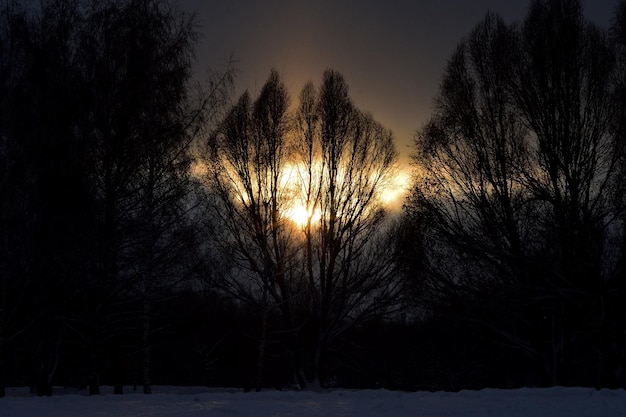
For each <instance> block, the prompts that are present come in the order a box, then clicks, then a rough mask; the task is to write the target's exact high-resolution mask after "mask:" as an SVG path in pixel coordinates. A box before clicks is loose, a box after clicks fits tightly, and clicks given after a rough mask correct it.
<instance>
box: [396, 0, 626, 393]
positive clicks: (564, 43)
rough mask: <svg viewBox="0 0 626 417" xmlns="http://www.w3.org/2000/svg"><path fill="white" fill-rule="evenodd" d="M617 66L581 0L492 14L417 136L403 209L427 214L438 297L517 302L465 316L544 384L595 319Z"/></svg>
mask: <svg viewBox="0 0 626 417" xmlns="http://www.w3.org/2000/svg"><path fill="white" fill-rule="evenodd" d="M614 69H615V67H614V59H613V53H612V51H611V47H610V45H609V43H608V41H607V37H606V34H605V33H603V32H602V31H601V30H600V29H598V28H596V27H594V26H593V25H591V24H590V23H588V22H586V21H585V20H584V18H583V16H582V10H581V6H580V2H578V1H565V0H564V1H560V0H554V1H535V2H533V3H532V5H531V7H530V9H529V14H528V16H527V17H526V19H525V20H524V22H523V24H522V25H521V26H516V25H511V26H508V25H506V24H505V23H504V22H503V21H502V20H501V19H500V18H498V17H497V16H495V15H493V14H488V15H487V17H486V18H485V19H484V20H483V21H482V22H481V23H479V24H478V25H477V27H476V28H475V29H474V31H473V32H472V33H471V34H470V36H469V37H468V39H467V40H465V41H463V42H462V43H461V44H460V45H459V48H458V49H457V51H456V52H455V54H454V55H453V56H452V58H451V59H450V61H449V63H448V66H447V68H446V72H445V75H444V78H443V81H442V84H441V89H440V95H439V97H438V100H437V102H436V112H435V115H434V116H433V118H432V119H431V121H430V122H429V123H428V124H427V125H426V126H425V127H424V129H423V130H422V131H421V132H420V134H419V135H418V137H417V139H416V147H417V154H416V157H415V161H416V164H417V169H416V180H417V181H416V191H415V192H414V193H413V195H412V199H411V200H410V203H409V205H408V207H409V212H412V213H413V215H415V216H418V217H419V216H422V217H428V218H429V219H430V220H431V221H432V222H433V224H431V225H427V226H426V229H425V230H424V233H425V234H424V236H426V237H428V236H430V237H431V238H432V239H433V240H432V241H430V246H428V245H422V246H421V247H423V246H426V247H428V248H429V249H428V251H429V252H430V255H429V265H430V267H431V273H433V280H432V281H431V286H432V289H433V291H434V292H435V293H437V292H438V291H441V290H443V292H442V293H441V294H444V295H445V296H449V295H450V294H451V293H453V292H457V293H463V292H465V293H466V295H465V297H469V298H476V299H479V298H480V297H482V296H483V295H481V294H484V293H485V291H487V292H490V293H491V294H492V295H491V297H492V299H500V300H508V302H509V303H511V302H512V300H514V299H518V301H517V304H516V305H518V306H519V308H513V307H512V305H513V304H512V303H511V304H510V305H509V307H508V310H509V311H510V312H511V314H509V317H512V318H513V320H512V321H511V320H503V321H502V320H499V318H498V316H497V313H495V312H492V313H490V314H487V315H484V314H483V315H482V317H478V316H477V317H475V318H474V319H476V320H481V321H483V322H484V324H486V325H487V326H488V327H489V328H490V329H491V330H492V331H494V332H495V336H496V338H497V340H500V341H501V342H505V343H506V344H508V345H512V346H515V347H516V349H521V350H522V351H524V352H526V353H527V354H528V355H530V356H531V357H533V358H536V363H537V366H538V369H541V370H542V372H543V373H544V374H545V375H546V377H545V378H546V381H548V383H551V384H555V383H563V382H564V381H568V380H569V379H568V375H567V373H568V372H569V371H571V370H572V368H573V366H572V360H573V357H574V355H575V354H576V353H574V352H575V351H576V349H577V347H576V343H580V342H579V341H580V340H586V341H585V342H584V343H591V342H590V341H589V338H590V337H591V338H593V337H595V336H592V334H594V333H595V332H596V330H597V329H599V326H600V327H601V326H602V325H599V324H598V323H599V322H600V321H602V317H603V314H604V313H603V312H601V311H600V310H601V309H602V307H598V306H601V305H602V302H601V301H599V300H598V299H597V298H594V296H593V295H592V294H604V293H603V291H604V290H603V288H605V282H606V278H607V271H608V270H610V269H611V268H612V267H611V265H612V263H613V262H614V260H612V259H611V258H610V257H609V252H608V251H607V239H608V235H609V230H610V225H611V223H612V219H613V218H614V214H613V213H611V210H610V204H609V199H610V195H611V194H610V193H609V187H610V185H611V184H612V183H613V181H614V179H615V176H616V175H617V169H616V168H617V161H618V157H619V152H617V151H616V149H617V148H616V142H615V137H614V135H613V127H612V126H613V120H614V110H613V109H614V108H615V106H614V105H613V102H612V97H613V96H612V80H613V74H614ZM422 224H424V223H423V222H422ZM441 238H443V239H444V240H443V242H445V244H442V243H440V242H441V241H439V242H438V240H439V239H441ZM494 291H495V292H494ZM599 297H603V295H599ZM505 302H506V301H505ZM489 304H493V303H483V307H485V306H487V305H489ZM493 307H494V308H495V309H496V310H495V311H498V310H499V309H502V308H504V305H503V304H501V303H495V304H493ZM597 308H600V310H597ZM583 312H584V313H583ZM516 316H517V317H516ZM528 317H534V318H533V319H532V320H531V321H530V322H528V321H527V318H528ZM512 323H513V324H512ZM514 323H517V324H514ZM525 323H526V324H525ZM528 323H532V324H531V325H530V326H528V325H527V324H528ZM547 323H550V324H549V325H548V324H547ZM589 329H594V330H591V331H590V330H589ZM598 331H599V330H598ZM579 346H580V345H579ZM578 349H582V348H578ZM598 349H600V348H598ZM599 355H602V353H599ZM598 372H599V373H602V372H604V370H599V371H598Z"/></svg>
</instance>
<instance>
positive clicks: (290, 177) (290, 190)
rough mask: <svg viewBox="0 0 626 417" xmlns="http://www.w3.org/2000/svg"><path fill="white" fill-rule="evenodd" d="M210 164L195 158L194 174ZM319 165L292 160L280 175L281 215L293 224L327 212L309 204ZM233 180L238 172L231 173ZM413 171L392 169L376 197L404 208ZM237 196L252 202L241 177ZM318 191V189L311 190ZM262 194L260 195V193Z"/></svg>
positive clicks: (199, 175)
mask: <svg viewBox="0 0 626 417" xmlns="http://www.w3.org/2000/svg"><path fill="white" fill-rule="evenodd" d="M209 169H210V168H209V167H208V166H207V165H206V164H205V163H203V162H202V161H195V162H194V163H193V164H192V165H191V167H190V174H191V175H192V176H194V177H196V178H203V177H206V176H207V175H208V172H209ZM320 171H321V169H320V168H319V167H314V169H313V172H308V170H307V169H305V167H304V166H300V165H299V164H293V163H289V164H286V165H284V166H283V169H282V170H281V174H280V177H279V178H278V184H277V185H278V195H279V197H278V198H279V200H281V203H279V205H281V206H282V209H280V211H281V217H283V218H284V219H286V220H288V221H290V222H291V223H292V224H293V225H295V226H296V227H299V228H304V227H306V226H307V225H308V224H310V225H312V226H315V225H316V224H318V223H319V222H320V221H321V219H322V216H323V212H322V209H321V208H320V207H319V206H318V205H317V204H315V203H314V202H310V203H309V204H307V199H310V198H312V197H311V195H309V197H308V198H307V196H306V195H307V192H306V186H305V184H307V183H309V184H310V182H309V181H307V180H306V179H307V178H308V176H309V175H312V176H313V178H314V179H313V183H315V182H316V181H315V179H316V178H318V177H319V176H320V175H322V173H321V172H320ZM343 177H344V176H343V175H342V173H339V181H340V182H341V181H343V180H344V178H343ZM229 178H230V180H231V181H233V179H234V178H236V175H235V174H233V175H232V176H229ZM409 182H410V175H409V173H408V171H406V170H403V169H401V168H399V169H398V170H397V171H395V172H394V173H392V174H391V175H390V177H389V178H387V179H386V180H385V181H383V182H381V183H379V184H378V192H377V193H376V199H377V201H378V203H379V204H382V205H383V206H385V208H387V209H389V210H391V211H397V210H399V209H400V207H401V204H402V201H403V199H404V197H405V196H406V193H407V191H408V188H409ZM231 186H232V190H233V192H234V197H235V198H236V199H237V200H239V201H240V203H241V204H243V205H246V204H248V203H249V201H250V199H249V193H250V190H246V189H245V187H243V184H242V183H240V182H238V181H233V182H232V183H231ZM257 192H258V189H256V188H255V189H254V190H252V193H254V195H256V193H257ZM311 193H314V191H311ZM257 198H258V197H257Z"/></svg>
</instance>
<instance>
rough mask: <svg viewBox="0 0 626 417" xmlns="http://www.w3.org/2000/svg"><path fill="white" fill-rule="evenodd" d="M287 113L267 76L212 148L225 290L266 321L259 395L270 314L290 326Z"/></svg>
mask: <svg viewBox="0 0 626 417" xmlns="http://www.w3.org/2000/svg"><path fill="white" fill-rule="evenodd" d="M287 108H288V96H287V91H286V88H285V86H284V84H283V83H282V81H281V80H280V77H279V75H278V73H277V72H276V71H272V72H271V74H270V76H269V78H268V80H267V82H266V83H265V85H264V86H263V88H262V89H261V92H260V94H259V97H258V98H257V99H256V100H255V101H254V103H251V101H250V96H249V94H248V93H247V92H246V93H244V94H243V95H242V96H241V97H240V98H239V100H238V102H237V103H236V104H235V105H234V106H233V107H232V108H231V109H230V111H229V112H228V114H227V115H226V117H225V118H224V120H223V121H222V123H221V125H220V127H219V128H218V130H217V132H216V133H215V135H214V136H213V137H212V138H211V142H210V145H209V146H210V149H209V152H210V155H209V159H208V162H209V175H210V178H209V190H210V192H212V193H214V202H215V204H214V205H213V212H214V213H215V215H216V217H217V218H219V219H220V220H221V224H222V225H223V227H224V228H225V230H226V231H227V234H226V237H225V238H224V239H222V240H221V241H220V242H219V247H220V249H221V251H222V253H224V254H228V256H229V257H232V262H233V269H231V270H230V271H229V272H228V278H227V279H226V280H224V281H223V284H224V286H223V288H224V289H225V290H226V291H227V292H228V293H230V294H231V295H233V296H235V297H237V298H239V299H242V300H245V301H246V302H248V303H252V304H253V305H256V306H257V308H258V311H259V313H260V314H261V315H262V317H263V318H262V326H261V333H262V334H261V336H260V339H261V341H260V347H259V359H258V364H259V365H258V376H257V382H256V385H257V388H259V387H260V378H261V372H262V363H263V360H264V358H263V352H264V344H265V339H266V334H265V332H266V324H267V315H268V314H269V310H271V309H273V308H278V310H279V311H280V313H281V315H282V317H283V319H284V320H285V323H286V324H285V325H286V327H287V328H291V327H293V315H292V311H291V298H292V292H293V286H294V285H293V283H292V282H291V281H290V278H291V274H290V265H289V263H290V262H291V261H292V258H293V256H294V253H293V252H294V246H293V236H292V232H293V229H292V228H291V227H290V224H289V223H288V220H287V219H286V218H285V216H284V213H285V211H286V210H287V204H288V203H289V200H290V196H289V191H288V190H287V188H286V187H285V186H284V184H283V183H282V182H283V181H285V177H284V176H285V170H286V164H287V163H288V159H289V154H288V151H289V146H288V143H287V135H286V134H287V126H288V125H287Z"/></svg>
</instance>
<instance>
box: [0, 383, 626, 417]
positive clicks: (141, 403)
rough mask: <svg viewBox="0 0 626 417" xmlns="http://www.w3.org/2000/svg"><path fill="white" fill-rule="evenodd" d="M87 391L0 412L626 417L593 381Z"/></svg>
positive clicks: (21, 396) (624, 405)
mask: <svg viewBox="0 0 626 417" xmlns="http://www.w3.org/2000/svg"><path fill="white" fill-rule="evenodd" d="M111 392H112V390H111V389H110V388H108V387H104V388H103V393H104V394H103V395H100V396H93V397H89V396H87V395H85V394H84V393H82V392H79V393H68V391H67V390H62V389H55V393H54V395H53V396H52V397H47V398H38V397H32V396H30V395H29V394H28V390H27V389H25V388H13V389H10V390H9V391H8V396H7V397H6V398H0V416H2V417H32V416H46V417H74V416H75V417H78V416H92V417H109V416H111V417H112V416H116V417H121V416H126V417H139V416H142V417H174V416H186V417H195V416H211V417H226V416H228V417H238V416H251V415H254V416H255V417H263V416H267V417H296V416H298V417H314V416H338V417H347V416H359V417H370V416H393V417H404V416H407V417H408V416H411V417H435V416H437V417H446V416H449V417H479V416H480V417H487V416H506V417H522V416H528V417H530V416H532V417H561V416H567V417H583V416H584V417H593V416H598V417H599V416H603V417H614V416H626V391H624V390H594V389H592V388H548V389H528V388H525V389H516V390H495V389H486V390H480V391H461V392H458V393H445V392H436V393H430V392H415V393H409V392H397V391H386V390H361V391H352V390H333V391H325V392H307V391H304V392H296V391H282V392H280V391H263V392H260V393H256V392H250V393H244V392H243V391H240V390H234V389H209V388H177V387H154V394H152V395H144V394H140V393H139V392H140V390H137V391H136V392H134V391H133V390H132V388H127V389H126V392H127V394H125V395H122V396H119V395H112V394H111Z"/></svg>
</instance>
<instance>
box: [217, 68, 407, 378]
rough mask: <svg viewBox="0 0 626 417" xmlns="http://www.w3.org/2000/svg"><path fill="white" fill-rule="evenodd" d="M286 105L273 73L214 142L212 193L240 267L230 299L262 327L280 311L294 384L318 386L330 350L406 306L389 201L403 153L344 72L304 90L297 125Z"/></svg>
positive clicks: (232, 115) (234, 266)
mask: <svg viewBox="0 0 626 417" xmlns="http://www.w3.org/2000/svg"><path fill="white" fill-rule="evenodd" d="M286 97H287V95H286V92H285V88H284V86H283V84H282V83H281V82H280V81H279V78H278V75H277V73H276V72H272V73H271V75H270V77H269V79H268V81H267V83H266V84H265V85H264V87H263V89H262V90H261V93H260V95H259V97H258V98H257V99H256V100H255V101H254V103H252V104H251V103H250V97H249V95H248V94H247V93H244V94H243V95H242V96H241V98H240V99H239V101H238V102H237V103H236V104H235V105H234V106H233V108H232V109H231V110H230V112H229V113H228V114H227V115H226V117H225V119H224V121H223V123H222V127H221V128H220V129H219V130H218V132H217V134H216V135H215V136H214V137H213V140H212V142H211V159H210V163H211V166H210V169H209V172H210V175H211V182H210V187H209V189H210V190H212V192H214V194H215V203H214V205H213V209H214V210H215V213H216V214H217V215H218V216H219V218H221V219H222V221H223V223H224V225H225V230H226V235H225V236H224V237H223V238H222V239H221V245H222V246H224V244H226V245H227V248H228V250H229V252H228V253H229V254H230V257H231V258H232V259H233V264H232V268H231V270H230V272H229V275H228V279H227V281H226V282H227V284H228V290H229V291H230V292H231V293H232V294H235V295H237V296H238V297H239V298H240V299H242V300H245V301H248V302H251V303H254V304H256V305H259V304H260V307H259V308H260V310H259V311H260V313H261V314H262V315H263V324H262V329H265V326H266V324H265V317H266V314H267V313H268V309H269V310H275V311H278V312H279V313H280V317H282V326H283V327H282V329H283V332H285V331H287V332H289V333H290V334H292V338H291V342H290V346H291V348H290V351H291V357H292V359H293V368H294V372H295V379H296V380H297V382H298V383H299V384H300V385H302V386H304V385H306V384H307V379H309V380H311V381H312V383H313V384H317V385H319V384H320V379H319V377H320V371H321V370H323V369H324V364H323V361H322V359H323V357H324V355H326V354H327V353H328V351H327V348H328V346H329V344H330V343H331V342H333V341H334V340H335V339H336V338H337V337H338V336H339V335H341V334H342V333H343V332H345V330H346V329H348V328H350V327H351V326H353V325H354V324H355V323H358V322H359V321H360V320H363V319H365V318H368V317H372V316H374V315H377V314H382V313H383V312H384V311H386V307H388V306H389V305H390V303H391V302H393V301H397V300H396V299H395V298H394V295H396V294H397V289H398V287H397V285H396V282H395V281H394V279H393V278H394V276H393V263H392V262H391V259H390V254H391V251H390V250H389V251H387V250H386V249H388V247H384V244H383V242H382V241H381V239H382V238H383V233H382V231H381V230H384V227H382V226H383V220H384V218H385V213H384V210H383V207H382V205H381V200H380V192H381V191H382V188H383V186H384V185H385V184H386V181H387V180H388V179H389V176H390V175H391V173H392V169H393V163H394V161H395V157H396V153H395V148H394V145H393V139H392V134H391V132H390V131H388V130H387V129H384V128H383V127H382V126H381V125H380V124H378V123H376V122H375V121H374V120H373V118H372V117H371V116H370V115H368V114H364V113H362V112H360V111H358V110H357V109H356V108H355V107H354V106H353V104H352V102H351V101H350V99H349V97H348V86H347V84H346V83H345V81H344V79H343V77H342V76H341V75H340V74H338V73H337V72H334V71H327V72H326V73H325V74H324V80H323V84H322V87H321V89H320V90H319V92H317V91H316V90H315V88H314V87H313V86H312V84H307V86H305V88H304V90H303V92H302V94H301V100H300V105H299V107H298V109H297V110H296V114H295V116H294V118H292V120H294V122H293V123H288V121H289V120H290V119H289V118H288V117H287V109H288V102H287V98H286ZM296 212H297V213H299V214H301V216H298V217H299V218H298V219H297V220H294V217H296V216H295V213H296ZM233 255H234V256H233ZM268 300H269V301H270V303H269V304H267V303H266V301H268ZM263 332H264V331H263V330H262V333H263ZM264 338H265V335H264V334H263V335H262V339H264ZM262 343H263V342H262ZM310 346H313V347H312V348H310ZM260 351H262V349H260ZM260 356H261V355H260ZM306 373H308V375H305V374H306ZM325 376H326V375H323V377H325ZM307 377H308V378H307Z"/></svg>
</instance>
